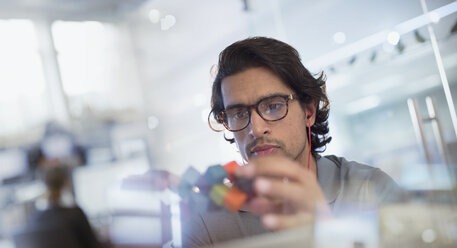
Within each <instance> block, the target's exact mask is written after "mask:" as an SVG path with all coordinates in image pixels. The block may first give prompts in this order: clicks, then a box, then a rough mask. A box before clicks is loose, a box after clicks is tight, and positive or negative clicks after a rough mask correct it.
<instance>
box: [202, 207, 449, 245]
mask: <svg viewBox="0 0 457 248" xmlns="http://www.w3.org/2000/svg"><path fill="white" fill-rule="evenodd" d="M373 217H375V218H373ZM376 217H378V218H376ZM345 229H346V231H344V230H345ZM348 229H350V230H348ZM357 233H359V234H360V235H357ZM361 234H363V235H361ZM456 245H457V211H456V209H455V206H448V205H440V204H436V205H421V204H395V205H386V206H384V207H382V208H380V209H379V211H378V212H373V213H371V214H369V215H368V216H367V215H366V213H365V214H360V215H352V214H351V215H349V216H340V217H338V218H335V219H329V220H323V221H319V220H318V219H317V220H316V222H315V223H314V225H309V226H303V227H300V228H296V229H291V230H286V231H280V232H275V233H269V234H262V235H259V236H257V237H253V238H248V239H243V240H237V241H232V242H227V243H223V244H220V245H216V246H211V247H215V248H232V247H233V248H235V247H236V248H247V247H249V248H257V247H258V248H260V247H262V248H268V247H315V248H321V247H366V248H368V247H380V248H384V247H386V248H387V247H418V248H420V247H444V248H448V247H449V248H450V247H456Z"/></svg>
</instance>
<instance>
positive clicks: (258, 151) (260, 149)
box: [251, 145, 279, 156]
mask: <svg viewBox="0 0 457 248" xmlns="http://www.w3.org/2000/svg"><path fill="white" fill-rule="evenodd" d="M278 149H279V146H276V145H258V146H255V147H254V148H252V149H251V153H252V154H253V155H254V156H262V155H268V154H272V153H274V152H276V151H277V150H278Z"/></svg>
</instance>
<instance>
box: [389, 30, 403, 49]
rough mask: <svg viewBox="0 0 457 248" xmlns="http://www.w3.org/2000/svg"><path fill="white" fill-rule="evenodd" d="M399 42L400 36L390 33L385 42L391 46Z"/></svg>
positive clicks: (396, 33)
mask: <svg viewBox="0 0 457 248" xmlns="http://www.w3.org/2000/svg"><path fill="white" fill-rule="evenodd" d="M399 41H400V34H399V33H398V32H390V33H389V34H387V42H389V44H391V45H394V46H395V45H397V44H398V42H399Z"/></svg>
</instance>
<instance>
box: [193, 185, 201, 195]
mask: <svg viewBox="0 0 457 248" xmlns="http://www.w3.org/2000/svg"><path fill="white" fill-rule="evenodd" d="M192 191H193V192H195V193H199V192H200V189H199V188H198V187H197V186H194V187H192Z"/></svg>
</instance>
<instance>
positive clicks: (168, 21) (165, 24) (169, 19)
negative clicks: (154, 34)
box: [160, 15, 176, 30]
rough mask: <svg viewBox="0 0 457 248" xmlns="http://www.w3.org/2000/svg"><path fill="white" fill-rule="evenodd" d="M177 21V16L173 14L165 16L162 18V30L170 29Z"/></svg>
mask: <svg viewBox="0 0 457 248" xmlns="http://www.w3.org/2000/svg"><path fill="white" fill-rule="evenodd" d="M175 23H176V18H175V17H174V16H172V15H166V16H165V17H164V18H162V19H160V28H161V29H162V30H168V29H170V28H171V27H173V26H174V25H175Z"/></svg>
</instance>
